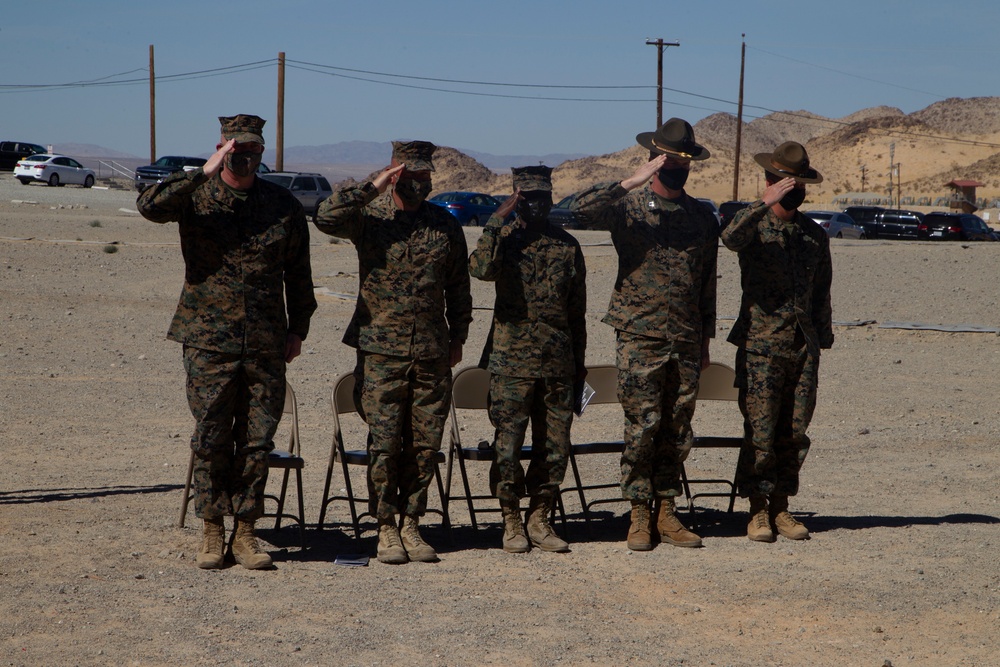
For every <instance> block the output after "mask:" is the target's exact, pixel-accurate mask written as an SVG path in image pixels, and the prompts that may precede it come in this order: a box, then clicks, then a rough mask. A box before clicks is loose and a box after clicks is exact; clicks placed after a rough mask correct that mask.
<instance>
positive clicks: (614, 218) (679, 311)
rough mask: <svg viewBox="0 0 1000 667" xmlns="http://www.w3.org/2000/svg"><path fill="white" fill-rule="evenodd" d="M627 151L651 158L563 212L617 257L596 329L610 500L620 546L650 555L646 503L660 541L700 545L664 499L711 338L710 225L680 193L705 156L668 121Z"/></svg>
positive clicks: (676, 485)
mask: <svg viewBox="0 0 1000 667" xmlns="http://www.w3.org/2000/svg"><path fill="white" fill-rule="evenodd" d="M636 140H637V141H638V142H639V144H640V145H642V146H644V147H646V148H649V149H650V151H651V152H652V153H653V154H656V157H655V158H653V159H652V160H650V162H648V163H647V164H645V165H643V166H642V167H640V168H639V169H638V170H637V171H636V172H635V174H633V175H632V176H631V177H629V178H628V179H626V180H624V181H622V182H621V183H605V184H600V185H595V186H594V187H591V188H589V189H587V190H584V191H583V192H581V193H579V194H578V195H577V197H576V201H575V203H574V205H573V208H574V210H576V212H577V213H578V214H580V215H581V216H582V217H584V219H585V220H587V221H588V222H589V223H590V226H591V227H594V228H603V229H609V230H610V231H611V239H612V241H613V242H614V245H615V249H616V250H617V251H618V277H617V279H616V281H615V286H614V291H613V292H612V294H611V303H610V305H609V306H608V313H607V315H606V316H605V318H604V322H605V323H606V324H609V325H611V326H613V327H614V328H615V330H616V336H617V356H618V398H619V400H620V401H621V404H622V407H623V408H624V411H625V450H624V452H623V454H622V458H621V471H622V478H621V490H622V496H623V497H625V498H627V499H629V500H631V501H632V525H631V527H630V529H629V538H628V544H629V547H630V548H632V549H635V550H648V549H651V548H652V546H653V541H654V539H655V534H654V533H653V532H652V531H651V529H650V526H649V522H650V515H649V512H650V508H649V505H650V502H651V501H653V500H654V499H655V500H656V501H657V502H659V508H658V509H657V512H658V515H657V526H656V528H657V530H658V531H659V537H660V538H661V539H662V540H663V541H665V542H668V543H670V544H674V545H676V546H700V545H701V538H699V537H698V536H697V535H695V534H694V533H692V532H691V531H688V530H686V529H684V527H683V526H682V525H681V524H680V521H679V520H678V519H677V518H676V515H675V514H674V498H675V497H676V496H678V495H680V494H681V492H682V489H681V479H680V472H681V464H682V463H683V461H684V459H685V458H686V457H687V455H688V452H689V451H690V450H691V447H692V445H693V443H694V436H693V433H692V430H691V418H692V416H693V414H694V409H695V397H696V394H697V391H698V380H699V377H700V374H701V369H702V368H703V367H704V366H707V365H708V362H709V356H708V346H709V340H710V339H711V338H712V337H713V336H714V335H715V291H716V260H717V256H718V239H719V232H718V223H717V221H716V219H715V216H714V215H713V214H712V212H711V211H710V210H709V209H708V208H707V207H706V206H705V205H704V204H702V203H701V202H699V201H698V200H696V199H694V198H692V197H690V196H689V195H688V194H687V193H686V192H685V191H684V184H685V182H686V180H687V175H688V171H689V169H690V163H691V161H692V160H703V159H706V158H707V157H709V151H708V150H707V149H706V148H704V147H703V146H699V145H698V144H697V143H695V140H694V130H693V129H692V128H691V126H690V125H689V124H688V123H686V122H685V121H683V120H681V119H679V118H672V119H670V120H669V121H667V122H666V123H664V124H663V126H662V127H660V128H659V129H658V130H657V131H656V132H644V133H641V134H639V135H638V136H637V137H636ZM653 176H655V178H654V179H653V181H652V183H650V184H649V185H648V186H646V187H641V186H643V185H644V184H645V183H646V182H647V181H649V179H650V178H651V177H653Z"/></svg>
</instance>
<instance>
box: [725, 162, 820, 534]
mask: <svg viewBox="0 0 1000 667" xmlns="http://www.w3.org/2000/svg"><path fill="white" fill-rule="evenodd" d="M754 159H755V160H757V162H758V163H759V164H760V165H761V166H763V167H764V169H765V172H766V180H767V189H766V190H765V191H764V195H763V197H762V198H761V200H758V201H756V202H754V203H753V204H752V205H751V206H749V207H747V208H745V209H743V210H742V211H739V212H738V213H737V214H736V215H735V217H734V218H733V221H732V223H730V225H729V226H728V227H727V228H726V229H725V230H724V231H723V232H722V241H723V243H725V245H726V247H728V248H729V249H730V250H734V251H736V252H738V253H739V261H740V273H741V283H742V286H743V301H742V304H741V306H740V315H739V318H738V319H737V321H736V324H735V325H734V326H733V330H732V332H731V333H730V334H729V342H731V343H733V344H734V345H737V346H738V351H737V355H736V366H737V386H738V387H739V391H740V394H739V402H740V408H741V410H742V411H743V416H744V431H745V439H744V445H743V448H742V450H741V452H740V459H739V464H738V473H737V485H738V488H739V493H740V495H741V496H743V497H749V498H750V504H751V510H750V515H751V519H750V523H749V525H748V530H747V535H748V537H750V539H752V540H756V541H765V542H766V541H773V539H774V533H775V531H777V532H778V533H780V534H782V535H785V536H786V537H789V538H791V539H805V538H806V537H808V535H809V533H808V531H807V530H806V528H805V527H804V526H803V525H802V524H801V523H800V522H798V521H797V520H795V519H794V518H793V517H792V516H791V515H790V514H789V513H788V497H789V496H794V495H796V494H797V493H798V489H799V470H800V469H801V467H802V463H803V461H805V458H806V454H807V453H808V452H809V444H810V442H809V436H807V435H806V429H807V428H808V427H809V422H810V420H811V419H812V414H813V410H814V408H815V407H816V387H817V381H818V371H819V357H820V350H821V349H827V348H829V347H830V346H832V345H833V327H832V308H831V305H830V284H831V281H832V275H833V271H832V264H831V259H830V240H829V238H828V236H827V234H826V232H825V231H824V230H823V229H822V228H821V227H820V226H819V225H817V224H816V223H815V222H813V221H812V220H811V219H809V218H808V217H806V216H804V215H803V214H802V213H800V212H799V211H798V207H799V205H800V204H801V203H802V199H803V197H804V196H805V184H806V183H819V182H820V181H822V180H823V177H822V176H821V175H820V174H819V172H817V171H816V170H815V169H812V168H810V166H809V157H808V155H807V154H806V150H805V148H803V147H802V146H801V145H800V144H797V143H795V142H786V143H784V144H782V145H781V146H779V147H778V148H777V149H776V150H775V151H774V152H773V153H760V154H758V155H756V156H755V158H754Z"/></svg>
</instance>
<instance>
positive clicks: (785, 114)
mask: <svg viewBox="0 0 1000 667" xmlns="http://www.w3.org/2000/svg"><path fill="white" fill-rule="evenodd" d="M755 50H757V51H760V52H761V53H765V54H767V55H771V56H775V57H778V58H784V57H785V56H779V55H777V54H773V53H770V52H768V51H764V50H762V49H755ZM787 59H788V60H794V59H791V58H787ZM795 62H800V63H802V64H805V65H808V66H812V67H818V68H820V69H828V70H830V71H833V72H836V73H839V74H843V75H845V76H854V77H856V78H861V79H866V77H860V76H857V75H852V74H849V73H846V72H841V71H839V70H833V69H831V68H827V67H823V66H820V65H814V64H811V63H806V62H804V61H795ZM276 64H277V59H273V58H272V59H268V60H259V61H256V62H250V63H243V64H240V65H230V66H227V67H216V68H212V69H205V70H196V71H193V72H182V73H179V74H168V75H162V76H158V77H157V78H156V80H157V82H167V83H174V82H180V81H189V80H194V79H202V78H209V77H216V76H228V75H231V74H240V73H244V72H250V71H254V70H258V69H265V68H269V67H273V66H276ZM286 65H287V66H289V67H293V68H295V69H299V70H302V71H307V72H312V73H314V74H321V75H324V76H332V77H338V78H343V79H350V80H354V81H362V82H366V83H373V84H377V85H383V86H393V87H398V88H407V89H412V90H425V91H428V92H438V93H447V94H450V95H468V96H473V97H490V98H502V99H518V100H537V101H555V102H586V103H594V102H597V103H605V104H607V103H626V104H628V103H651V102H653V100H651V99H644V98H631V99H630V98H611V97H608V98H598V97H561V96H552V95H515V94H509V93H489V92H482V91H474V90H454V89H451V88H441V87H435V86H423V85H416V84H407V83H400V82H398V81H381V80H378V79H372V78H367V77H364V76H355V75H357V74H366V75H368V76H379V77H386V78H393V79H402V80H410V81H427V82H435V83H446V84H455V85H471V86H484V87H497V88H527V89H555V90H608V91H614V90H647V89H655V88H656V86H648V85H613V86H609V85H570V84H539V83H513V82H507V81H476V80H466V79H448V78H444V77H430V76H416V75H407V74H395V73H391V72H377V71H372V70H362V69H356V68H348V67H339V66H335V65H324V64H321V63H309V62H305V61H298V60H286ZM140 71H148V70H146V69H145V68H137V69H133V70H129V71H127V72H121V73H118V74H109V75H106V76H103V77H99V78H96V79H91V80H86V81H76V82H69V83H60V84H0V94H3V93H7V94H13V93H24V92H39V91H53V90H65V89H74V88H92V87H110V86H129V85H146V84H147V83H148V77H143V78H134V79H122V80H114V81H109V80H108V79H114V78H115V77H119V76H126V75H129V74H132V73H134V72H140ZM345 72H351V73H353V74H345ZM866 80H868V81H873V82H875V83H884V82H879V81H876V80H875V79H866ZM884 85H890V86H891V85H893V84H884ZM896 87H897V88H903V89H905V90H911V91H914V92H919V93H924V94H927V95H933V94H932V93H927V92H926V91H919V90H914V89H910V88H905V87H903V86H896ZM663 90H667V91H670V92H672V93H676V94H678V95H685V96H689V97H694V98H697V99H702V100H707V101H710V102H717V103H719V104H723V105H726V106H729V107H735V106H737V103H736V102H734V101H732V100H727V99H724V98H721V97H714V96H711V95H705V94H701V93H694V92H691V91H687V90H680V89H678V88H668V87H664V88H663ZM936 97H939V96H936ZM670 104H672V105H674V106H679V107H684V108H689V109H697V110H700V111H709V112H712V113H731V112H729V111H724V110H722V109H717V108H711V107H705V106H697V105H692V104H684V103H682V102H678V101H676V100H674V101H671V102H670ZM744 107H745V108H749V109H756V110H758V111H761V112H764V113H765V114H774V115H777V116H780V118H774V119H772V120H774V121H775V122H778V123H786V124H793V125H811V124H815V123H826V124H829V125H834V126H841V127H847V126H849V125H851V124H852V123H849V122H846V121H840V120H835V119H829V118H814V117H812V116H806V115H803V114H797V113H795V112H791V111H779V110H777V109H771V108H768V107H764V106H759V105H752V104H745V105H744ZM750 117H751V118H754V119H760V118H763V117H764V116H754V115H750ZM797 118H799V119H803V121H808V123H807V122H800V121H798V120H795V119H797ZM872 129H873V131H878V132H882V133H884V134H886V135H888V136H900V137H906V138H910V139H932V140H936V141H942V142H946V143H957V144H964V145H970V146H984V147H988V148H1000V144H995V143H990V142H984V141H973V140H968V139H956V138H952V137H944V136H940V135H934V134H928V133H923V132H911V131H905V130H893V129H888V128H872Z"/></svg>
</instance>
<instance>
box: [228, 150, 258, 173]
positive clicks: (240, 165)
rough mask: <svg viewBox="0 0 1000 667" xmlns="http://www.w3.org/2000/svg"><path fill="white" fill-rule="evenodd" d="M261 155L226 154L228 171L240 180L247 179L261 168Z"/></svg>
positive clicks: (246, 153)
mask: <svg viewBox="0 0 1000 667" xmlns="http://www.w3.org/2000/svg"><path fill="white" fill-rule="evenodd" d="M261 157H263V156H262V155H261V154H260V153H250V152H245V153H226V169H228V170H229V171H231V172H232V173H233V174H235V175H236V176H239V177H240V178H246V177H247V176H249V175H250V174H252V173H254V172H255V171H257V167H259V166H260V159H261Z"/></svg>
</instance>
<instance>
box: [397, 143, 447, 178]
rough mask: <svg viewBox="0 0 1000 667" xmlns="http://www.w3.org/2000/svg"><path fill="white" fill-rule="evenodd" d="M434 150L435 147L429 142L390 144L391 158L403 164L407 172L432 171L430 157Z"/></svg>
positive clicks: (432, 165) (432, 166)
mask: <svg viewBox="0 0 1000 667" xmlns="http://www.w3.org/2000/svg"><path fill="white" fill-rule="evenodd" d="M436 150H437V146H435V145H434V144H432V143H431V142H429V141H394V142H392V157H393V158H395V160H396V162H399V163H400V164H405V165H406V170H407V171H434V163H433V162H432V161H431V156H433V155H434V151H436Z"/></svg>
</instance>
